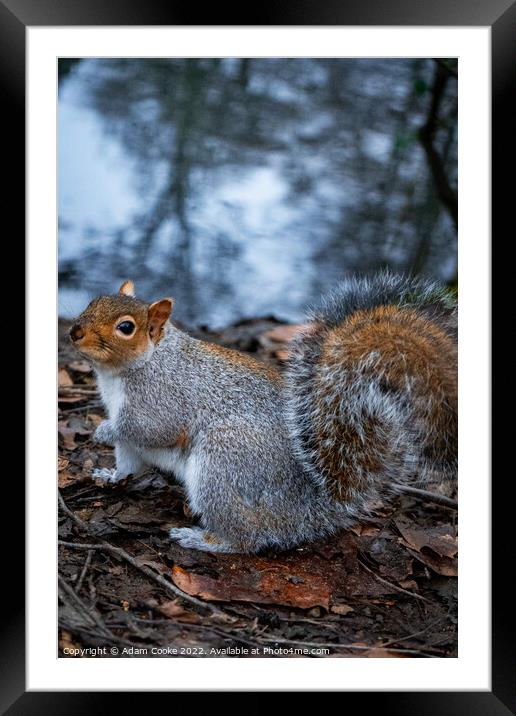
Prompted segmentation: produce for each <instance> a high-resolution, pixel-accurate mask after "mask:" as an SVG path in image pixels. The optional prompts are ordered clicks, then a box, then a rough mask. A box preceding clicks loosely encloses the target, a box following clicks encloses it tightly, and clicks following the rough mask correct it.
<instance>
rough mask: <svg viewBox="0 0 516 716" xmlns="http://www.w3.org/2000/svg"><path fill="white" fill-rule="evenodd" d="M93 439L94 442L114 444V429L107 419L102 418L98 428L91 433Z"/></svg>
mask: <svg viewBox="0 0 516 716" xmlns="http://www.w3.org/2000/svg"><path fill="white" fill-rule="evenodd" d="M93 439H94V440H95V442H97V443H101V444H102V445H111V446H113V445H114V444H115V431H114V430H113V427H112V425H111V423H110V422H109V420H104V422H103V423H100V425H99V426H98V428H97V429H96V430H95V432H94V433H93Z"/></svg>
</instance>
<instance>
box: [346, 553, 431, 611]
mask: <svg viewBox="0 0 516 716" xmlns="http://www.w3.org/2000/svg"><path fill="white" fill-rule="evenodd" d="M358 563H359V564H360V566H361V567H363V568H364V569H365V570H366V572H369V574H372V575H373V577H374V578H375V579H377V580H378V581H379V582H380V583H381V584H385V585H386V586H387V587H392V589H394V590H395V591H396V592H401V593H402V594H406V595H407V596H409V597H414V599H420V600H421V601H422V602H428V603H429V604H431V603H432V602H431V600H430V599H427V598H426V597H423V596H421V594H415V593H414V592H409V591H408V590H407V589H403V587H399V586H398V585H397V584H393V583H392V582H388V581H387V580H386V579H384V578H383V577H380V575H378V574H376V572H375V571H374V570H373V569H370V568H369V567H368V566H367V564H364V562H362V560H359V561H358Z"/></svg>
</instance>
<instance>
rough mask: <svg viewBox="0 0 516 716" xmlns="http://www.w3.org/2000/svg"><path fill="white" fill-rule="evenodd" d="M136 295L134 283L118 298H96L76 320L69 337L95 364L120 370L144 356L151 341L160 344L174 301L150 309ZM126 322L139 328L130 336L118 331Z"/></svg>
mask: <svg viewBox="0 0 516 716" xmlns="http://www.w3.org/2000/svg"><path fill="white" fill-rule="evenodd" d="M133 293H134V285H133V283H132V282H131V281H125V282H124V283H123V284H122V286H121V287H120V291H119V293H118V294H115V295H110V296H99V297H98V298H95V299H94V300H93V301H92V302H91V303H90V304H89V305H88V306H87V308H86V309H85V310H84V311H83V312H82V313H81V315H80V316H79V317H78V318H77V319H76V321H75V323H74V325H73V326H72V328H71V329H70V335H71V337H72V341H73V343H74V345H75V347H76V348H77V349H78V350H79V351H80V352H81V353H82V354H83V355H85V356H86V357H87V358H89V359H90V360H92V361H94V362H96V363H101V364H103V365H108V366H111V367H120V366H121V365H123V364H125V363H128V362H131V361H132V360H134V359H135V358H137V357H138V356H140V355H142V354H143V353H145V352H146V351H147V350H148V348H149V342H150V341H152V342H153V343H155V344H157V343H159V341H160V340H161V338H162V335H163V326H164V324H165V322H166V321H167V319H168V317H169V315H170V311H171V308H172V300H171V299H163V300H162V301H157V302H156V303H153V304H151V305H148V304H146V303H145V302H143V301H140V300H139V299H138V298H135V297H134V295H133ZM126 320H130V321H132V322H133V323H134V324H135V326H136V328H135V331H134V333H132V334H131V335H129V336H126V335H123V334H121V333H120V332H119V331H118V330H117V326H118V325H119V324H120V323H121V322H122V321H126Z"/></svg>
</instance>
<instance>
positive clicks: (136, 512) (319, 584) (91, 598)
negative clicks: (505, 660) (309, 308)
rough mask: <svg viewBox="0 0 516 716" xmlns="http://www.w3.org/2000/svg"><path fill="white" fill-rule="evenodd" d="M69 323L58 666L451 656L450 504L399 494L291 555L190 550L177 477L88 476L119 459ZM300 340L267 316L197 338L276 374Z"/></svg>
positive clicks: (62, 381) (63, 352) (63, 366)
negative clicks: (146, 660) (183, 539)
mask: <svg viewBox="0 0 516 716" xmlns="http://www.w3.org/2000/svg"><path fill="white" fill-rule="evenodd" d="M68 328H69V323H67V322H66V321H64V320H60V322H59V425H58V430H59V461H58V482H59V493H60V494H59V500H60V509H59V525H58V533H59V602H60V607H59V612H60V616H59V625H60V626H59V653H60V656H70V655H71V656H94V655H96V656H97V657H98V656H100V657H103V656H105V657H113V656H118V657H125V656H129V657H142V656H148V657H168V656H180V657H181V656H191V657H195V656H208V657H217V656H238V657H244V658H245V657H254V658H256V657H271V656H272V657H300V656H301V657H305V656H310V657H315V658H321V657H355V658H356V657H359V658H364V657H397V658H411V657H415V658H432V657H433V658H435V657H455V656H457V513H456V512H455V511H454V510H453V509H451V508H449V507H446V506H442V505H437V504H433V503H431V502H428V501H426V500H425V499H420V498H413V497H407V496H403V497H398V498H396V499H394V500H393V501H392V502H391V503H390V504H389V505H377V506H376V507H377V509H376V510H375V512H374V513H373V516H372V517H371V518H370V519H368V520H367V522H364V523H361V524H359V525H357V526H356V527H354V528H353V529H352V530H349V531H342V532H341V533H339V534H338V535H336V536H333V537H331V538H329V539H325V540H319V541H318V542H316V543H313V544H309V545H306V546H301V547H299V548H297V549H292V550H290V551H288V552H282V553H278V552H274V551H267V552H264V553H262V554H260V555H259V556H256V555H254V556H245V555H231V554H230V555H227V554H226V555H224V554H212V553H207V552H198V551H193V550H189V549H184V548H183V547H181V546H179V545H178V544H176V543H175V542H171V541H170V540H169V539H168V537H167V532H168V530H169V529H170V528H171V527H176V526H184V525H188V524H190V523H191V515H190V513H189V510H188V507H187V505H186V503H185V496H184V492H183V490H182V488H181V487H180V486H179V485H178V484H176V483H174V481H173V477H171V476H166V475H163V474H160V473H157V472H155V471H149V472H147V473H146V474H144V475H142V476H141V477H139V478H137V479H128V480H125V481H123V482H121V483H118V484H117V485H114V486H106V485H104V484H101V483H99V482H95V481H94V480H93V479H92V477H91V473H92V470H93V469H94V468H96V467H111V466H113V465H114V457H113V451H112V450H111V449H110V448H106V447H103V446H99V445H97V444H95V443H94V442H93V440H92V435H93V432H94V430H95V428H96V427H97V425H98V424H99V422H101V420H102V419H103V416H104V412H103V408H102V404H101V402H100V399H99V395H98V392H97V389H96V384H95V378H94V375H93V373H92V371H91V368H90V366H89V364H88V363H87V362H85V361H84V360H83V359H82V358H81V357H80V356H79V354H78V353H77V352H76V351H74V349H73V348H72V346H71V345H70V343H69V341H68ZM294 330H295V327H292V326H288V325H285V324H282V323H280V322H279V321H277V320H276V319H274V318H263V319H254V320H247V321H242V322H240V323H238V324H235V325H233V326H230V327H228V328H227V329H225V330H223V331H219V332H217V333H213V332H210V331H208V330H202V329H200V330H198V331H195V332H194V333H193V334H194V335H196V336H197V337H200V338H203V339H205V340H209V341H213V342H216V343H220V344H221V345H225V346H228V347H230V348H236V349H238V350H242V351H245V352H249V353H251V354H252V355H253V356H254V357H256V358H258V359H261V360H264V361H266V362H269V363H273V364H276V365H278V366H279V367H280V369H281V367H282V366H283V365H284V361H285V359H286V356H287V344H288V340H289V339H290V338H291V336H292V334H293V332H294ZM95 648H96V649H97V652H89V651H86V652H84V651H80V650H83V649H88V650H89V649H95Z"/></svg>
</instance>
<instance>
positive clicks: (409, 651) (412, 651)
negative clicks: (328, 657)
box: [261, 637, 436, 659]
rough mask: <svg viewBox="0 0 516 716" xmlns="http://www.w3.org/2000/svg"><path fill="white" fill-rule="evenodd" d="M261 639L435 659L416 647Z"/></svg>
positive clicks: (324, 647)
mask: <svg viewBox="0 0 516 716" xmlns="http://www.w3.org/2000/svg"><path fill="white" fill-rule="evenodd" d="M261 641H266V642H268V643H272V644H291V645H297V646H301V647H304V648H312V649H351V650H354V651H371V650H376V649H378V650H383V651H391V652H392V653H394V654H414V655H416V656H425V657H427V658H430V659H435V658H436V657H435V656H434V655H433V654H427V653H425V652H424V651H419V650H418V649H391V647H384V646H358V645H357V644H329V643H328V644H319V643H317V642H310V641H293V640H291V639H281V638H280V639H274V638H272V637H271V638H269V637H261Z"/></svg>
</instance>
